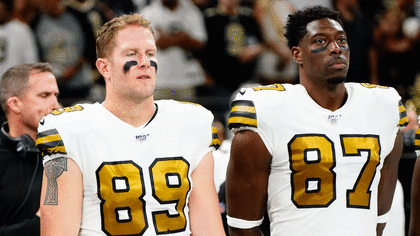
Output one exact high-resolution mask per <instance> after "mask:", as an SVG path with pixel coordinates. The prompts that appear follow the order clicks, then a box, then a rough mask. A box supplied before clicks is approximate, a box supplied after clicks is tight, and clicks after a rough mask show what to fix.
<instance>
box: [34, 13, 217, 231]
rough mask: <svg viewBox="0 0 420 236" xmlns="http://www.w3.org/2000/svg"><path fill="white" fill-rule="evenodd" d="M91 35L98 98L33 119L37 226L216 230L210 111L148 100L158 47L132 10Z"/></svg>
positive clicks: (144, 22)
mask: <svg viewBox="0 0 420 236" xmlns="http://www.w3.org/2000/svg"><path fill="white" fill-rule="evenodd" d="M96 42H97V44H96V48H97V57H98V59H97V61H96V66H97V68H98V71H99V72H100V73H101V74H102V76H103V77H104V78H105V85H106V99H105V101H104V102H103V103H102V104H100V103H95V104H79V105H75V106H72V107H67V108H63V109H59V110H57V111H56V112H54V113H52V114H50V115H48V116H46V117H45V120H44V122H43V123H42V124H41V125H40V127H39V128H38V139H37V146H38V148H39V149H40V150H41V151H42V153H43V156H44V168H45V171H44V173H45V174H44V178H43V185H42V193H41V232H42V234H43V235H60V236H61V235H92V234H95V235H159V234H165V235H175V236H177V235H190V234H192V235H209V236H210V235H215V236H219V235H222V236H223V235H224V231H223V226H222V221H221V217H220V213H219V207H218V202H217V194H216V189H215V186H214V179H213V178H214V176H213V171H214V170H213V166H214V164H213V156H212V151H213V150H214V149H215V148H216V147H218V146H219V145H220V141H219V140H218V139H217V130H216V129H215V128H213V126H212V123H213V115H212V114H211V112H210V111H208V110H207V109H205V108H203V107H201V106H199V105H196V104H191V103H185V102H178V101H173V100H159V101H155V100H154V98H153V91H154V88H155V83H156V70H157V68H158V64H157V63H158V61H157V60H156V59H157V58H156V52H157V47H156V42H155V38H154V35H153V31H152V28H151V27H150V21H148V20H146V19H144V18H143V17H142V16H141V15H139V14H133V15H123V16H121V17H118V18H114V19H113V20H111V21H109V22H107V23H106V24H104V26H103V27H102V28H101V30H100V31H99V33H98V39H97V41H96ZM165 69H166V68H160V67H159V70H165Z"/></svg>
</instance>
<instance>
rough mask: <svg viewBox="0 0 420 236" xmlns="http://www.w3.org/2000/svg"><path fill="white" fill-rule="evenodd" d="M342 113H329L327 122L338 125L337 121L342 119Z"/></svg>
mask: <svg viewBox="0 0 420 236" xmlns="http://www.w3.org/2000/svg"><path fill="white" fill-rule="evenodd" d="M340 118H341V115H327V122H328V123H330V124H331V125H337V122H338V121H339V120H340Z"/></svg>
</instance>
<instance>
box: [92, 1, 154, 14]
mask: <svg viewBox="0 0 420 236" xmlns="http://www.w3.org/2000/svg"><path fill="white" fill-rule="evenodd" d="M98 1H99V2H101V3H104V4H105V5H106V6H109V7H110V8H111V10H112V11H113V12H115V14H116V15H117V16H121V15H123V14H130V13H133V12H136V11H138V10H139V9H138V8H137V6H138V4H140V5H143V3H141V2H143V0H98ZM144 1H145V2H146V3H145V5H148V4H150V2H151V1H154V0H144Z"/></svg>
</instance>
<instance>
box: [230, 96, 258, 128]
mask: <svg viewBox="0 0 420 236" xmlns="http://www.w3.org/2000/svg"><path fill="white" fill-rule="evenodd" d="M240 127H254V128H256V127H257V113H256V111H255V105H254V102H252V101H248V100H236V101H233V102H232V110H231V112H230V116H229V120H228V128H229V129H235V128H240Z"/></svg>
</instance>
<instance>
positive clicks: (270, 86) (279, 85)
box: [253, 84, 286, 91]
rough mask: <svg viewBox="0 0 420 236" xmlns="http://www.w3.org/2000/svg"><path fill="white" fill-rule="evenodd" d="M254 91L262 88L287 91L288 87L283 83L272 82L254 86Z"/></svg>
mask: <svg viewBox="0 0 420 236" xmlns="http://www.w3.org/2000/svg"><path fill="white" fill-rule="evenodd" d="M253 89H254V91H261V90H277V91H285V90H286V89H285V88H284V87H283V85H281V84H272V85H268V86H258V87H255V88H253Z"/></svg>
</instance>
